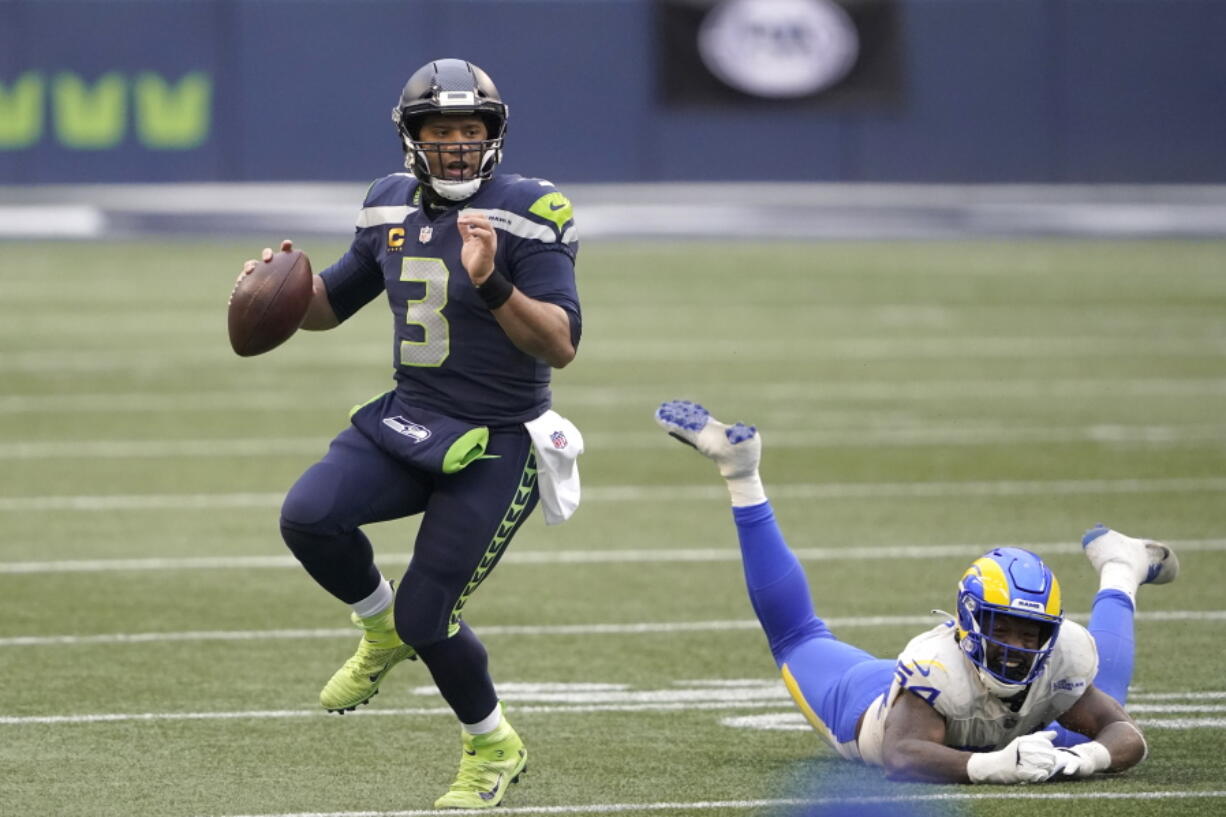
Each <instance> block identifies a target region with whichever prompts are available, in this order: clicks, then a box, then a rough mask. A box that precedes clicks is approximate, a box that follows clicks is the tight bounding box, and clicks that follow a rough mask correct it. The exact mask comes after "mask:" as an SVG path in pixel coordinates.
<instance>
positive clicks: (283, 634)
mask: <svg viewBox="0 0 1226 817" xmlns="http://www.w3.org/2000/svg"><path fill="white" fill-rule="evenodd" d="M1067 615H1068V617H1069V618H1071V619H1073V620H1074V621H1080V622H1085V621H1088V620H1089V618H1090V614H1089V613H1068V614H1067ZM1136 620H1137V621H1154V622H1168V621H1223V620H1226V610H1157V611H1154V612H1144V611H1141V612H1138V613H1137V614H1136ZM823 621H825V622H826V624H827V625H828V626H829V627H830V628H831V629H836V630H837V629H840V628H852V627H904V626H905V627H914V626H920V627H926V626H935V625H936V624H938V623H939V622H940V621H941V617H940V616H937V615H918V616H855V617H848V618H826V619H823ZM758 627H759V624H758V622H757V621H754V620H752V619H739V620H731V621H645V622H637V623H629V624H525V625H498V624H493V625H489V626H480V625H478V627H477V629H478V630H479V631H480V633H481V635H482V636H501V635H512V636H538V635H543V636H559V635H647V634H650V633H666V634H668V633H682V632H726V631H733V630H756V629H758ZM353 635H354V630H353V629H352V628H339V627H329V628H316V629H292V630H188V631H183V632H165V633H101V634H98V635H23V636H9V637H7V638H0V647H48V646H55V647H67V646H79V645H88V644H150V643H162V642H172V641H256V640H281V639H299V638H351V637H352V636H353Z"/></svg>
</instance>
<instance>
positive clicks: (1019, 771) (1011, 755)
mask: <svg viewBox="0 0 1226 817" xmlns="http://www.w3.org/2000/svg"><path fill="white" fill-rule="evenodd" d="M1055 737H1056V732H1055V730H1052V731H1048V732H1035V733H1034V734H1033V735H1022V736H1021V737H1020V738H1014V739H1013V741H1012V742H1011V743H1010V744H1009V745H1008V746H1006V747H1005V748H1003V749H998V750H997V751H995V752H975V753H974V754H972V755H971V756H970V759H969V760H967V762H966V774H967V776H969V777H970V779H971V782H972V783H998V784H1006V785H1007V784H1010V783H1042V782H1043V781H1044V780H1047V779H1048V778H1050V777H1051V776H1052V775H1054V774H1055V773H1056V772H1057V771H1058V770H1059V769H1062V768H1064V767H1065V765H1066V764H1067V761H1064V760H1062V759H1061V757H1060V754H1061V753H1060V752H1059V751H1058V750H1057V749H1056V747H1055V746H1052V743H1051V742H1052V739H1053V738H1055Z"/></svg>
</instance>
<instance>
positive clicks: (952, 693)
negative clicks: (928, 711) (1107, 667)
mask: <svg viewBox="0 0 1226 817" xmlns="http://www.w3.org/2000/svg"><path fill="white" fill-rule="evenodd" d="M954 632H955V627H954V623H953V622H952V621H947V622H945V623H944V624H939V625H937V626H936V627H933V628H932V629H931V630H928V631H927V632H924V633H920V634H919V635H917V636H916V637H915V638H913V639H911V643H909V644H907V646H906V648H905V649H904V650H903V651H902V653H901V654H900V655H899V656H898V665H897V666H896V667H895V669H894V682H893V683H892V684H891V685H890V689H889V691H888V692H886V693H884V694H883V695H881V696H880V697H878V698H877V699H876V700H875V701H873V703H872V704H871V705H870V706H869V708H868V709H867V710H866V711H865V713H864V722H863V724H862V726H861V727H860V737H859V740H858V741H857V744H858V747H857V748H858V749H859V754H860V757H861V758H862V759H863V760H864V761H865V762H866V763H875V764H877V765H881V762H882V761H881V758H882V742H883V737H884V734H885V720H886V716H887V715H888V714H889V712H890V707H891V706H892V705H893V703H894V701H896V700H897V699H898V696H899V695H900V694H901V693H902V691H903V690H910V691H911V692H913V693H914V694H916V695H918V696H920V697H921V698H923V699H924V700H926V701H927V702H928V703H929V704H931V705H932V708H933V709H935V710H936V711H937V713H939V714H940V715H941V717H942V718H944V719H945V745H946V746H951V747H953V748H955V749H962V750H964V751H968V752H985V751H993V750H995V749H999V748H1002V747H1004V746H1006V745H1007V744H1008V743H1009V742H1010V741H1011V740H1013V739H1014V738H1016V737H1019V736H1021V735H1028V734H1030V733H1031V732H1034V731H1036V730H1037V729H1039V728H1041V727H1043V726H1046V725H1047V724H1048V723H1051V722H1052V721H1054V720H1056V719H1057V718H1059V717H1060V716H1061V715H1063V714H1064V713H1065V712H1067V711H1068V709H1069V708H1070V707H1071V706H1072V705H1073V704H1075V703H1076V702H1077V700H1078V699H1079V698H1080V697H1081V696H1082V695H1083V694H1084V693H1085V691H1086V688H1087V687H1089V685H1090V683H1091V682H1092V681H1093V680H1094V676H1095V675H1096V674H1097V673H1098V648H1097V647H1096V646H1095V645H1094V637H1093V636H1091V635H1090V633H1089V631H1088V630H1086V628H1085V627H1082V626H1081V625H1080V624H1077V623H1075V622H1072V621H1069V620H1067V619H1065V621H1064V623H1063V624H1062V625H1061V627H1060V634H1059V636H1058V637H1057V638H1056V646H1055V649H1054V650H1053V651H1052V654H1051V657H1050V658H1048V660H1047V666H1046V667H1044V669H1043V673H1042V674H1041V675H1040V676H1039V677H1038V679H1036V680H1035V681H1034V683H1032V684H1031V685H1030V692H1029V693H1028V694H1027V695H1026V700H1025V702H1023V703H1022V705H1021V707H1020V708H1019V709H1018V711H1017V712H1014V711H1013V710H1012V709H1010V708H1009V705H1008V704H1007V703H1005V702H1004V701H1002V700H1001V699H1000V698H997V697H996V696H994V695H992V694H991V693H990V692H988V688H987V687H986V686H985V685H984V683H983V681H982V680H980V678H979V672H978V670H977V668H976V667H975V665H974V664H972V663H971V662H970V659H968V658H967V657H966V656H965V655H964V654H963V652H962V650H961V649H960V648H959V647H958V643H957V641H955V640H954Z"/></svg>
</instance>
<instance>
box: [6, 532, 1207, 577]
mask: <svg viewBox="0 0 1226 817" xmlns="http://www.w3.org/2000/svg"><path fill="white" fill-rule="evenodd" d="M1168 544H1171V545H1174V546H1175V547H1176V548H1177V549H1178V550H1179V552H1181V553H1184V552H1187V553H1194V552H1203V551H1210V552H1215V551H1222V550H1226V539H1172V540H1168ZM997 547H1025V548H1028V549H1030V550H1034V551H1037V552H1040V553H1043V554H1045V555H1050V554H1055V553H1060V554H1069V553H1080V552H1081V546H1080V545H1078V544H1075V543H1069V542H1045V543H1034V542H1020V543H1018V542H1015V543H1005V542H993V543H991V544H954V545H882V546H870V547H858V546H855V545H848V546H846V547H829V548H810V547H793V548H792V552H793V553H795V554H796V555H797V557H799V558H800V559H802V560H806V561H857V562H858V561H876V560H881V559H939V558H947V557H948V558H962V557H965V556H979V555H981V554H983V553H986V552H987V551H989V550H991V549H992V548H997ZM410 556H411V554H409V553H396V552H391V553H382V552H381V553H379V554H378V561H379V563H380V564H383V565H392V564H408V563H409V558H410ZM740 560H741V553H740V551H739V550H737V549H736V548H734V547H725V548H635V549H632V550H515V549H514V548H512V549H511V550H510V551H509V552H508V553H507V555H506V557H505V558H504V559H503V561H502V562H501V563H500V564H503V565H525V566H526V565H570V564H577V565H589V564H660V563H674V562H675V563H696V562H739V561H740ZM299 566H300V565H299V562H298V560H297V559H295V558H294V557H293V556H291V555H290V554H288V553H286V554H283V555H279V556H183V557H177V558H175V557H153V558H142V559H130V558H115V559H61V560H54V561H37V562H0V576H2V575H5V574H17V573H21V574H37V573H98V572H107V571H140V570H231V569H235V570H252V569H264V568H276V569H287V568H292V569H297V568H298V567H299Z"/></svg>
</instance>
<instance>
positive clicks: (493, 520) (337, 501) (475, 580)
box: [281, 426, 538, 723]
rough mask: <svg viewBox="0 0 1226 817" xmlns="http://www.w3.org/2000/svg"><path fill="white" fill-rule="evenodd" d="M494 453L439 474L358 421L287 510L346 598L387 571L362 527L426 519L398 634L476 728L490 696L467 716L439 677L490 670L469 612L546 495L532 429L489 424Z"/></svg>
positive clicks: (285, 518) (328, 580) (285, 515)
mask: <svg viewBox="0 0 1226 817" xmlns="http://www.w3.org/2000/svg"><path fill="white" fill-rule="evenodd" d="M486 455H487V456H489V457H491V458H489V459H479V460H477V461H475V462H473V463H472V464H471V465H469V466H468V467H467V468H465V469H464V470H462V471H460V472H459V473H456V474H433V473H429V472H426V471H422V470H419V469H415V468H412V467H410V466H407V465H405V464H403V463H402V462H400V461H399V460H396V459H394V458H392V457H391V456H390V455H389V454H387V453H385V452H384V451H383V450H382V449H380V448H378V447H377V446H376V445H375V444H374V443H373V442H371V441H370V440H369V439H368V438H367V437H365V436H364V435H363V434H362V433H361V432H359V431H358V430H357V429H355V428H352V427H349V428H346V429H345V430H344V431H342V432H341V433H340V434H338V435H337V436H336V438H335V439H334V440H333V441H332V445H331V446H330V447H329V449H328V453H327V454H326V455H325V456H324V458H323V459H322V460H320V461H319V462H317V463H316V464H315V465H313V466H311V467H310V468H309V469H307V471H306V473H304V474H303V475H302V476H301V477H300V478H299V479H298V482H297V483H295V484H294V487H293V488H291V489H290V492H289V495H288V496H286V498H285V503H284V505H283V506H282V508H281V534H282V537H283V538H284V539H285V543H286V544H287V545H288V546H289V548H290V550H291V551H293V553H294V555H295V556H296V557H297V558H298V560H299V561H300V562H302V565H303V567H305V568H306V570H307V572H309V573H310V574H311V576H312V577H313V578H314V579H315V581H317V582H318V583H319V584H320V585H321V586H322V587H323V588H324V589H325V590H327V591H328V592H329V593H331V594H332V595H334V596H336V597H337V598H338V599H340V600H341V601H343V602H345V603H346V604H353V603H355V602H358V601H361V600H362V599H364V598H366V597H367V596H369V595H370V594H371V593H373V592H374V591H375V588H376V587H377V585H378V582H379V577H380V573H379V570H378V569H377V568H376V567H375V561H374V553H373V550H372V548H371V544H370V540H368V539H367V538H366V535H365V534H363V533H362V531H361V530H360V526H362V525H365V524H369V523H371V522H383V521H387V520H391V519H399V518H401V517H405V516H413V515H415V514H419V513H420V514H422V520H421V526H420V528H419V529H418V533H417V538H416V541H415V542H414V545H413V558H412V561H411V562H410V563H409V567H408V570H406V571H405V574H404V577H403V578H402V579H401V581H400V584H399V586H398V587H397V590H396V609H395V618H396V630H397V632H398V633H399V634H400V637H401V639H402V640H403V641H404V642H405V643H406V644H409V645H411V646H413V647H414V648H415V649H416V650H417V652H418V654H419V655H420V656H421V658H422V660H423V661H424V662H425V663H426V665H427V666H428V667H429V668H430V671H431V673H432V674H433V675H434V676H435V680H436V681H437V682H439V688H440V691H441V692H442V693H443V696H444V697H445V698H447V699H448V702H449V703H452V705H453V708H456V709H457V713H456V714H457V715H459V716H460V719H461V720H462V721H464V722H465V723H475V722H476V721H477V720H480V719H481V718H483V717H485V716H486V715H488V714H489V712H490V710H492V708H493V703H490V704H489V707H488V708H485V706H486V699H487V697H488V696H487V695H486V694H484V693H482V694H480V695H477V698H478V701H477V702H476V703H474V704H473V705H472V706H473V707H475V708H474V709H473V710H472V711H479V710H481V709H482V708H484V711H479V714H476V715H473V714H472V711H465V712H461V711H460V707H457V706H456V702H455V701H453V700H452V698H453V695H451V694H449V691H448V689H444V685H447V686H448V687H455V684H452V683H450V682H449V681H446V680H445V679H442V678H440V677H439V674H440V672H441V673H445V674H446V673H449V672H450V669H449V668H451V667H454V669H455V673H456V674H457V675H465V674H467V673H469V672H470V670H471V671H472V672H478V668H477V664H478V663H480V665H481V666H480V673H484V662H485V652H484V648H482V647H481V645H480V642H479V641H477V639H476V637H475V636H474V635H473V634H472V631H471V630H469V629H468V628H467V626H464V627H461V622H460V616H461V612H462V611H463V608H464V605H465V603H466V602H467V601H468V599H469V598H470V597H471V595H472V594H473V592H474V591H475V590H476V589H477V586H478V585H479V584H480V583H481V582H482V581H483V580H484V579H485V577H486V576H488V575H489V573H490V571H491V570H493V568H494V566H495V565H496V564H497V563H498V560H499V559H500V558H501V557H502V554H503V552H504V551H505V549H506V547H507V545H508V544H509V543H510V541H511V538H512V537H513V536H514V535H515V532H516V531H517V530H518V529H519V526H520V525H521V524H523V522H524V520H525V519H527V518H528V516H529V514H531V512H532V509H533V508H534V507H536V503H537V499H538V493H537V488H536V460H535V457H534V455H533V452H532V442H531V438H530V437H529V436H528V433H527V431H526V430H525V429H524V428H523V426H507V427H501V428H492V429H490V439H489V445H488V447H487V449H486ZM449 635H455V636H457V637H456V638H448V636H449ZM444 655H446V656H447V657H445V658H444ZM436 658H437V659H438V660H435V659H436ZM486 677H487V678H488V676H486ZM461 686H462V684H461ZM461 692H462V690H458V689H457V691H456V694H457V695H458V696H459V697H461V698H463V697H464V695H463V694H460V693H461ZM474 694H476V693H474ZM489 695H490V696H492V686H491V687H490V690H489ZM462 708H464V709H465V710H469V707H467V706H464V707H462Z"/></svg>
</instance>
